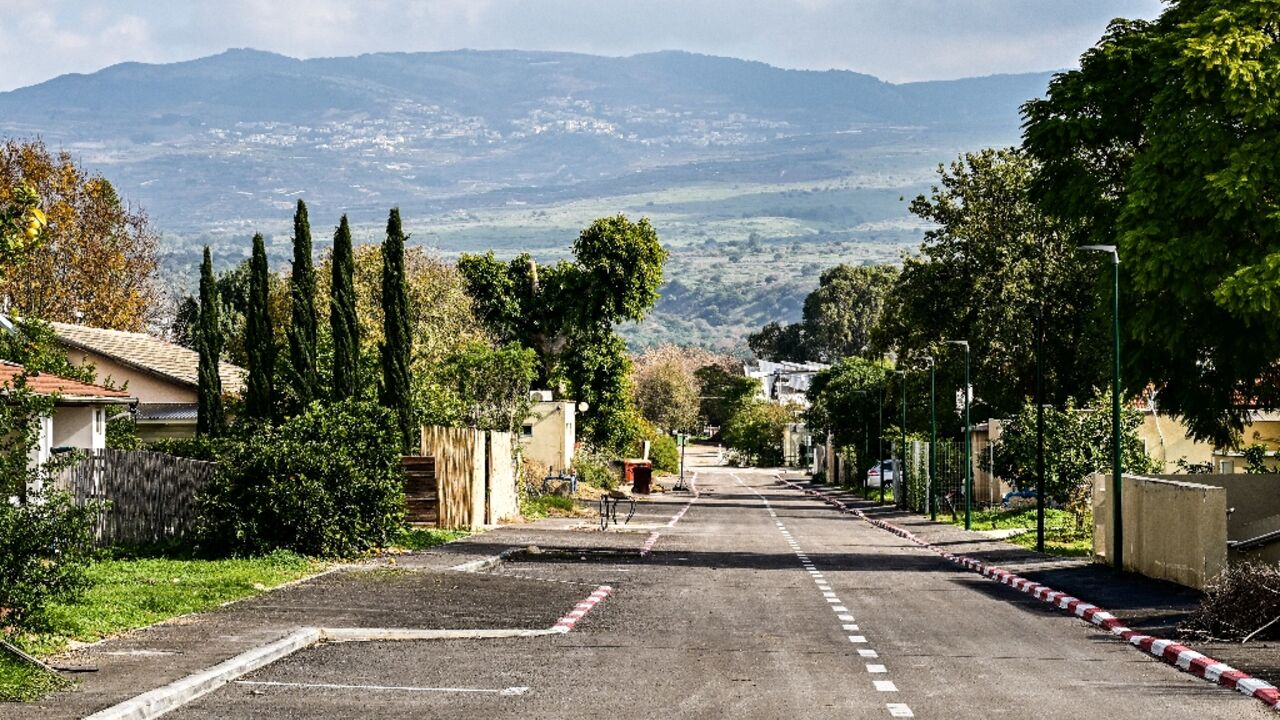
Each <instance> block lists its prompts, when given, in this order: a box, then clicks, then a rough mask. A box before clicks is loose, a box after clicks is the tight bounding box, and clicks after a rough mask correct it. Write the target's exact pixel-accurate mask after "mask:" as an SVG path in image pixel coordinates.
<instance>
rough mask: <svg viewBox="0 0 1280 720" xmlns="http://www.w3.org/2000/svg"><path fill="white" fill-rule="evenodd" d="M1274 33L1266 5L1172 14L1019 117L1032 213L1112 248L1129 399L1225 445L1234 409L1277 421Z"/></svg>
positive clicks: (1279, 100)
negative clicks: (1032, 161) (1135, 395)
mask: <svg viewBox="0 0 1280 720" xmlns="http://www.w3.org/2000/svg"><path fill="white" fill-rule="evenodd" d="M1278 25H1280V6H1278V5H1277V4H1276V3H1274V2H1239V1H1238V0H1180V1H1174V2H1170V3H1169V5H1168V7H1167V8H1166V9H1165V11H1164V12H1163V13H1162V14H1161V15H1160V17H1159V18H1158V19H1156V20H1154V21H1149V22H1148V21H1140V20H1117V21H1115V22H1113V23H1112V25H1111V26H1110V27H1109V28H1108V30H1107V32H1106V34H1105V35H1104V36H1103V37H1102V39H1101V40H1100V41H1099V43H1098V44H1097V45H1096V46H1095V47H1094V48H1092V49H1090V50H1089V51H1087V52H1086V53H1085V54H1084V55H1083V56H1082V57H1081V59H1080V68H1079V69H1078V70H1073V71H1070V72H1065V73H1061V74H1059V75H1058V76H1056V77H1055V78H1054V80H1053V82H1052V83H1051V84H1050V86H1049V92H1048V94H1047V96H1046V97H1045V98H1044V99H1042V100H1036V101H1032V102H1029V103H1027V105H1026V106H1025V107H1024V115H1025V118H1026V123H1025V138H1024V147H1025V148H1026V149H1027V151H1028V152H1029V153H1030V154H1031V155H1032V156H1033V157H1035V158H1036V159H1037V160H1038V161H1039V162H1040V163H1041V164H1042V171H1041V172H1040V173H1039V175H1038V182H1037V184H1036V196H1037V198H1038V200H1039V201H1040V203H1041V206H1042V207H1043V208H1044V209H1045V211H1046V212H1048V213H1051V214H1053V215H1055V216H1056V217H1058V218H1060V219H1061V220H1062V221H1063V223H1064V226H1065V227H1067V228H1069V229H1070V236H1071V240H1072V243H1073V244H1083V243H1107V244H1115V245H1117V246H1118V248H1119V254H1120V259H1121V263H1120V270H1121V273H1122V276H1121V288H1122V289H1121V303H1122V308H1121V318H1122V320H1123V322H1122V327H1123V328H1124V330H1123V331H1124V333H1125V337H1124V353H1123V355H1122V357H1123V360H1124V380H1125V382H1126V385H1127V388H1128V389H1129V390H1130V391H1134V390H1138V389H1141V388H1142V387H1143V386H1145V385H1146V384H1147V383H1148V382H1150V383H1151V384H1153V385H1154V386H1155V388H1156V389H1157V390H1158V391H1159V393H1160V394H1159V397H1160V402H1161V408H1162V410H1165V411H1169V412H1173V413H1176V414H1179V415H1181V416H1182V417H1184V418H1185V419H1186V422H1187V424H1188V426H1189V428H1190V430H1191V433H1192V434H1193V435H1195V436H1196V437H1199V438H1203V439H1210V440H1213V441H1215V442H1217V443H1218V444H1222V445H1227V444H1230V443H1231V442H1232V441H1233V439H1234V436H1235V435H1236V434H1237V433H1238V432H1239V430H1240V428H1241V426H1242V424H1243V422H1245V421H1246V419H1247V414H1248V412H1249V411H1250V408H1248V407H1246V406H1245V403H1241V402H1240V399H1241V398H1248V399H1250V400H1251V401H1252V403H1253V404H1255V405H1256V406H1259V407H1262V408H1270V409H1274V408H1277V407H1280V365H1277V363H1276V358H1277V357H1280V324H1277V323H1276V322H1275V321H1274V312H1275V309H1276V308H1277V307H1280V303H1277V300H1280V271H1278V269H1280V252H1278V251H1277V248H1280V223H1278V222H1277V217H1280V196H1277V194H1276V192H1275V188H1276V187H1277V183H1278V182H1280V155H1277V153H1276V152H1275V148H1276V147H1277V144H1278V142H1280V72H1278V71H1277V67H1280V36H1278V35H1277V32H1276V27H1277V26H1278ZM1096 262H1097V261H1095V263H1096ZM1081 264H1085V263H1083V262H1082V263H1081ZM1088 264H1089V265H1093V266H1094V272H1095V273H1097V274H1099V275H1101V274H1103V272H1105V271H1103V270H1102V269H1101V268H1098V267H1097V266H1096V265H1095V264H1094V263H1088ZM1106 292H1107V291H1106V290H1103V291H1102V293H1103V295H1102V297H1103V298H1104V299H1105V298H1106V297H1107V295H1106V294H1105V293H1106Z"/></svg>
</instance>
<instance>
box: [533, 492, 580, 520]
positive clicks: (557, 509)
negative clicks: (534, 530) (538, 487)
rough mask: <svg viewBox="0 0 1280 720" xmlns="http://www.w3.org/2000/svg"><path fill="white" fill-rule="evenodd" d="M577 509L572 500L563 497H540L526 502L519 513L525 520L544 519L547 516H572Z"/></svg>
mask: <svg viewBox="0 0 1280 720" xmlns="http://www.w3.org/2000/svg"><path fill="white" fill-rule="evenodd" d="M576 507H577V503H575V502H574V501H573V498H571V497H568V496H565V495H541V496H539V497H536V498H533V499H531V500H529V501H528V502H526V503H525V504H524V505H523V506H522V507H521V508H520V513H521V514H522V515H524V516H525V517H527V518H544V517H547V516H548V515H553V514H561V515H567V514H572V513H573V511H574V509H575V508H576Z"/></svg>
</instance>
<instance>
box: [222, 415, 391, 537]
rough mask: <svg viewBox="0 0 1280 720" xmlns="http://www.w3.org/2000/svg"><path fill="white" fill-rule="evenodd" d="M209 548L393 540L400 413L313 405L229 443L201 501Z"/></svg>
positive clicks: (223, 450) (244, 434)
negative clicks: (397, 418) (397, 414)
mask: <svg viewBox="0 0 1280 720" xmlns="http://www.w3.org/2000/svg"><path fill="white" fill-rule="evenodd" d="M199 509H200V538H201V540H200V541H201V544H202V547H204V548H205V549H206V550H208V551H212V552H232V553H250V554H253V553H262V552H268V551H271V550H275V549H279V548H284V549H288V550H293V551H295V552H299V553H304V554H307V555H315V556H325V557H342V556H351V555H354V554H357V553H360V552H363V551H365V550H368V549H370V548H373V547H378V546H381V545H384V544H386V543H387V542H388V541H389V540H390V539H392V537H393V536H394V534H395V533H396V532H397V531H398V530H399V528H400V525H401V522H402V520H403V515H404V476H403V471H402V469H401V466H400V433H399V429H398V426H397V424H396V418H395V416H394V415H393V414H392V413H391V412H390V411H388V410H386V409H385V408H382V407H379V406H378V405H375V404H373V403H368V402H359V401H344V402H342V403H338V404H333V405H329V404H321V403H313V404H312V405H311V406H309V407H308V408H307V410H306V411H305V412H304V413H302V414H301V415H298V416H295V417H293V418H290V419H289V420H287V421H285V422H283V423H281V424H279V425H276V426H270V425H265V424H264V425H262V426H260V427H259V428H257V429H256V430H255V431H253V432H246V433H243V436H242V437H241V438H239V439H232V440H229V441H227V443H226V446H225V448H223V449H222V451H221V452H220V453H219V457H218V472H217V473H216V475H215V478H214V480H213V481H212V482H211V483H210V484H209V486H208V487H207V488H206V489H205V491H204V492H203V493H202V495H201V497H200V500H199Z"/></svg>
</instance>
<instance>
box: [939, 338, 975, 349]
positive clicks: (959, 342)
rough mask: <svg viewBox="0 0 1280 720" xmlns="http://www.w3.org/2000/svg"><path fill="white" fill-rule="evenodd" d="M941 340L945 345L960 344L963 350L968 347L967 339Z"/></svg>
mask: <svg viewBox="0 0 1280 720" xmlns="http://www.w3.org/2000/svg"><path fill="white" fill-rule="evenodd" d="M942 342H943V344H945V345H960V346H962V347H963V348H964V349H965V350H968V349H969V341H968V340H943V341H942Z"/></svg>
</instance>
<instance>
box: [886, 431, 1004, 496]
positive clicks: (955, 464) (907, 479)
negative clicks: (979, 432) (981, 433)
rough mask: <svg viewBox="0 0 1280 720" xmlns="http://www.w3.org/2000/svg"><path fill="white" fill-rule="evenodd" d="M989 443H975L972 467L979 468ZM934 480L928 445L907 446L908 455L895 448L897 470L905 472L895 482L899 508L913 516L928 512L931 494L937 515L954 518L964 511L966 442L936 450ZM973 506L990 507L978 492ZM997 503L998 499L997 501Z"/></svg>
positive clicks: (950, 442)
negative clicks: (930, 468) (908, 511)
mask: <svg viewBox="0 0 1280 720" xmlns="http://www.w3.org/2000/svg"><path fill="white" fill-rule="evenodd" d="M987 445H988V443H985V442H982V443H974V447H973V467H974V469H975V472H976V471H977V469H978V467H979V462H978V458H979V457H980V455H979V453H980V452H986V451H987ZM935 452H936V456H935V458H934V463H935V468H934V472H935V477H934V478H933V481H932V482H930V478H929V443H927V442H923V441H919V440H914V441H910V442H908V443H907V447H906V452H905V453H900V452H898V447H897V444H895V447H894V453H895V459H896V463H897V466H898V467H900V468H902V473H901V477H897V476H895V478H894V489H893V490H894V494H893V496H894V500H895V501H896V503H897V505H898V506H899V507H902V508H904V509H907V510H911V511H913V512H920V513H924V512H928V510H929V504H928V502H929V500H928V498H929V493H930V491H932V492H933V493H934V495H935V497H936V498H937V499H938V513H939V514H952V513H962V512H963V511H964V441H962V440H943V441H939V442H938V445H937V448H936V450H935ZM974 494H975V498H974V501H975V502H974V504H975V506H977V505H985V504H990V503H989V502H988V501H987V500H986V499H985V498H981V497H977V496H978V493H977V492H976V491H975V493H974ZM996 502H998V499H997V501H996Z"/></svg>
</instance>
